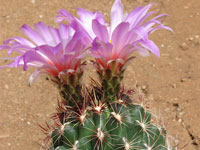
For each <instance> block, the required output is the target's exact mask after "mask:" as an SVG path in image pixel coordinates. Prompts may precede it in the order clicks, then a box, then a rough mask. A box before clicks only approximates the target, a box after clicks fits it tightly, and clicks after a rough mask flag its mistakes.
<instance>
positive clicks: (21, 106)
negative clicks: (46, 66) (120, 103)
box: [0, 0, 200, 150]
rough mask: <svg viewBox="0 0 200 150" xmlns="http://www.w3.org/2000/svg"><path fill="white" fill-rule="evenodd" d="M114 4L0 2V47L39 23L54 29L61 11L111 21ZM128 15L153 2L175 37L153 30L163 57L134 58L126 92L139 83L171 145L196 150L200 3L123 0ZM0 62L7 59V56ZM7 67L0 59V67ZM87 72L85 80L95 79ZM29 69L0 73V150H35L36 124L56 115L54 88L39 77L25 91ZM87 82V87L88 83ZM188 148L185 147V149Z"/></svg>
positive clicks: (97, 0)
mask: <svg viewBox="0 0 200 150" xmlns="http://www.w3.org/2000/svg"><path fill="white" fill-rule="evenodd" d="M113 2H114V0H0V43H2V42H3V41H4V40H6V39H8V38H9V37H14V36H22V37H23V34H22V33H21V32H20V30H19V27H20V26H22V25H23V24H24V23H25V24H28V25H30V26H32V25H33V24H34V23H37V22H39V21H42V22H44V23H46V24H49V25H56V24H55V22H54V18H55V16H56V15H57V11H58V10H59V9H61V8H64V9H66V10H68V11H69V12H70V13H72V14H73V15H76V8H77V7H81V8H85V9H88V10H90V11H99V12H101V13H103V14H104V15H105V16H106V20H109V15H110V8H111V6H112V4H113ZM122 2H123V4H124V9H125V11H127V12H130V11H131V10H132V9H134V8H135V7H137V6H144V5H146V4H148V3H156V5H155V6H153V8H152V10H155V11H157V12H158V14H160V13H166V14H168V15H169V16H168V17H166V18H164V24H165V25H168V26H170V27H171V28H172V29H173V30H174V32H173V33H171V32H169V31H156V32H155V33H154V34H153V35H152V36H151V39H152V40H154V41H155V43H156V44H157V45H158V47H159V48H160V51H161V58H157V57H155V56H154V55H151V56H150V57H146V58H143V57H137V58H136V59H135V60H134V61H133V62H132V63H131V65H130V66H129V67H128V69H127V71H126V74H125V79H124V81H123V83H124V85H125V87H127V88H131V87H134V85H135V84H137V86H138V87H140V88H141V89H142V90H143V92H144V93H145V94H146V98H147V99H148V100H149V102H150V103H151V109H152V110H154V112H156V114H157V115H158V116H162V117H161V118H162V119H163V120H164V121H165V123H166V124H167V129H168V133H169V134H170V135H171V136H172V137H174V139H173V140H172V141H173V142H174V143H178V147H179V149H180V148H183V149H185V150H200V128H199V127H200V117H199V115H200V108H199V107H200V1H199V0H122ZM0 57H7V53H6V51H1V52H0ZM5 64H7V62H5V61H3V60H0V66H2V65H5ZM88 67H91V69H90V73H88V72H87V73H86V74H85V77H84V78H85V80H87V81H88V76H87V74H89V75H90V76H92V75H95V70H94V68H92V66H88ZM32 72H33V69H29V70H28V71H26V72H24V71H23V69H22V68H20V69H18V70H17V69H10V68H5V69H1V70H0V150H38V149H40V145H39V144H41V143H42V139H43V138H44V135H43V134H42V132H41V130H40V128H39V127H38V125H37V124H38V123H40V124H45V121H46V120H48V118H49V117H50V115H51V114H52V113H53V112H55V108H56V106H57V98H58V93H57V90H56V88H55V87H54V86H53V85H52V84H51V83H50V82H49V81H47V80H45V78H43V77H41V78H40V79H39V80H38V81H37V82H35V84H33V86H32V87H29V86H28V78H29V75H30V74H31V73H32ZM87 83H88V82H87ZM185 145H187V146H186V147H184V146H185Z"/></svg>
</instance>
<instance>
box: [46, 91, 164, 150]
mask: <svg viewBox="0 0 200 150" xmlns="http://www.w3.org/2000/svg"><path fill="white" fill-rule="evenodd" d="M86 93H87V94H84V95H85V96H84V97H83V101H82V103H81V104H78V103H77V105H76V106H75V107H73V108H72V107H69V106H65V105H64V104H63V106H64V108H65V109H62V110H63V111H60V112H59V113H57V114H56V115H55V116H54V119H55V118H57V119H55V120H54V121H55V124H57V126H55V127H54V129H52V130H51V131H50V133H49V134H50V137H51V139H52V143H51V144H50V145H51V146H50V147H49V149H51V150H69V149H71V150H113V149H117V150H165V149H166V142H165V138H166V131H165V129H163V128H160V127H158V126H156V125H155V124H153V123H152V121H151V113H149V112H148V111H146V110H145V108H144V107H142V106H141V105H139V104H134V103H133V101H132V100H130V98H129V97H128V95H125V94H123V93H121V94H120V97H119V98H118V99H115V100H114V101H112V102H109V101H106V100H105V99H104V97H103V96H101V95H100V94H98V93H99V90H98V91H96V90H95V88H93V90H91V92H89V91H87V92H86Z"/></svg>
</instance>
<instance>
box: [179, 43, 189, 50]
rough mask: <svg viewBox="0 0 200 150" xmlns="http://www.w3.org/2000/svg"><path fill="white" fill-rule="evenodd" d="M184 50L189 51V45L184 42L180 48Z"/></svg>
mask: <svg viewBox="0 0 200 150" xmlns="http://www.w3.org/2000/svg"><path fill="white" fill-rule="evenodd" d="M179 47H180V48H181V49H182V50H187V49H188V45H187V44H186V43H185V42H183V43H182V44H181V45H180V46H179Z"/></svg>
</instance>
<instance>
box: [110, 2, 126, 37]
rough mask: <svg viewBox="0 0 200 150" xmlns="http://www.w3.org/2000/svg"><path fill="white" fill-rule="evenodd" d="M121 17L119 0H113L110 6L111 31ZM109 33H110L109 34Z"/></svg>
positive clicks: (121, 9)
mask: <svg viewBox="0 0 200 150" xmlns="http://www.w3.org/2000/svg"><path fill="white" fill-rule="evenodd" d="M122 19H123V5H122V2H121V0H115V2H114V4H113V6H112V8H111V20H110V26H111V27H110V30H111V31H110V32H111V33H112V32H113V31H114V29H115V28H116V27H117V26H118V25H119V24H120V23H121V22H122ZM110 35H111V34H110Z"/></svg>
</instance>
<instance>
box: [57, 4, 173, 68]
mask: <svg viewBox="0 0 200 150" xmlns="http://www.w3.org/2000/svg"><path fill="white" fill-rule="evenodd" d="M152 5H153V4H149V5H147V6H145V7H137V8H136V9H134V10H132V11H131V12H130V13H129V14H124V13H123V5H122V3H121V0H115V2H114V4H113V6H112V9H111V20H110V25H109V26H108V25H107V24H106V23H105V21H104V18H103V15H101V14H100V13H97V12H96V13H92V12H89V11H86V10H83V9H78V16H79V18H75V17H73V16H72V15H71V14H69V13H68V12H67V11H65V10H60V11H59V15H58V16H57V18H56V21H57V22H61V21H67V22H68V23H69V24H70V25H71V26H72V28H74V29H76V30H81V31H83V32H84V33H85V34H86V35H87V39H88V41H89V42H92V49H91V55H92V56H94V57H95V58H96V60H97V62H98V63H99V64H101V65H102V67H106V66H107V65H108V63H109V62H112V61H113V60H118V61H119V62H120V63H122V64H123V62H125V61H126V60H127V58H128V57H129V56H130V54H131V53H132V52H137V53H139V54H140V55H142V56H148V55H149V51H151V52H152V53H154V54H155V55H156V56H158V57H160V51H159V48H158V47H157V46H156V44H155V43H154V42H153V41H152V40H150V39H149V38H148V36H149V35H150V34H151V33H153V32H154V31H156V30H158V29H167V30H170V31H172V29H171V28H169V27H167V26H164V25H163V24H162V23H161V17H163V16H166V14H161V15H158V16H156V17H154V18H152V19H150V20H148V21H146V19H147V18H148V17H149V16H150V15H152V14H154V13H155V12H154V11H151V12H148V10H149V9H150V7H151V6H152Z"/></svg>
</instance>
